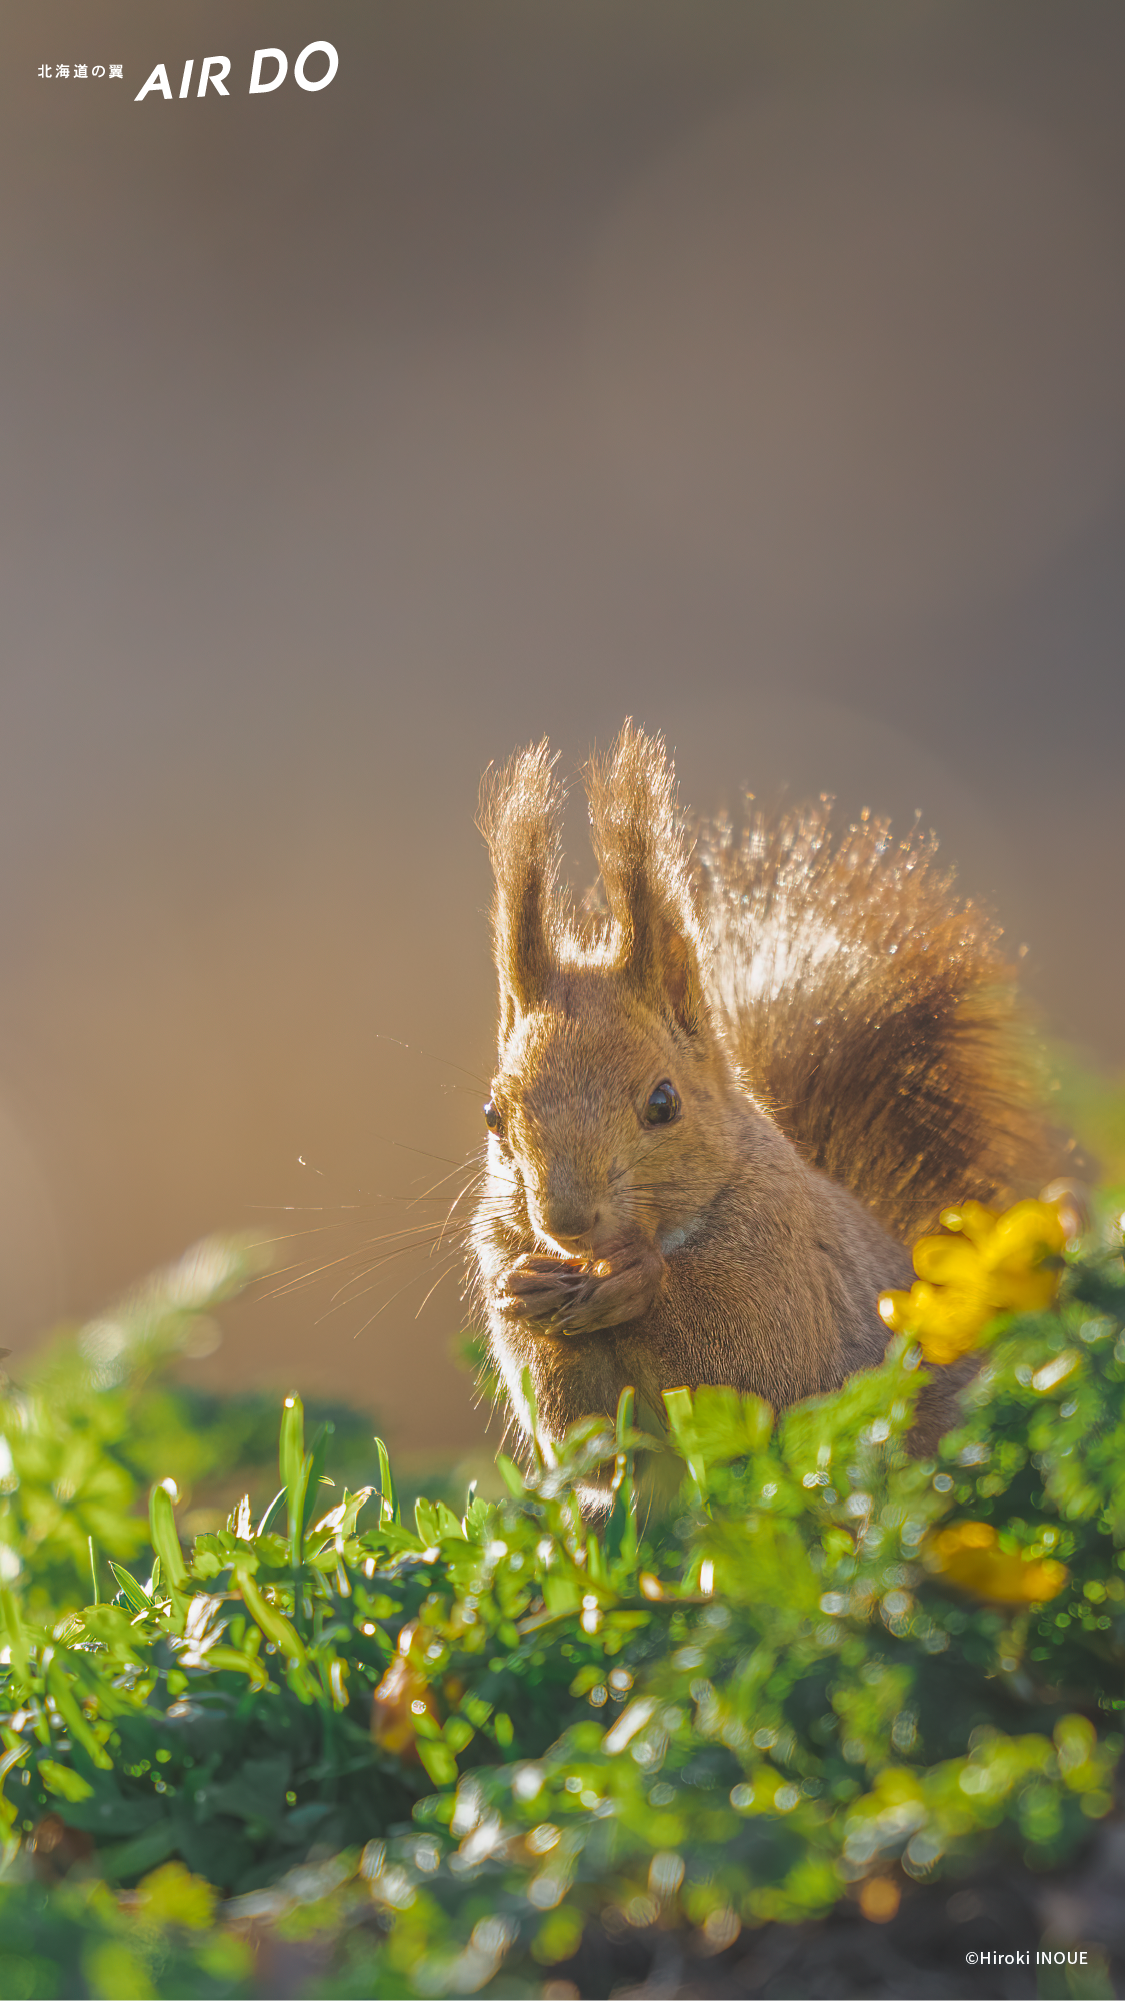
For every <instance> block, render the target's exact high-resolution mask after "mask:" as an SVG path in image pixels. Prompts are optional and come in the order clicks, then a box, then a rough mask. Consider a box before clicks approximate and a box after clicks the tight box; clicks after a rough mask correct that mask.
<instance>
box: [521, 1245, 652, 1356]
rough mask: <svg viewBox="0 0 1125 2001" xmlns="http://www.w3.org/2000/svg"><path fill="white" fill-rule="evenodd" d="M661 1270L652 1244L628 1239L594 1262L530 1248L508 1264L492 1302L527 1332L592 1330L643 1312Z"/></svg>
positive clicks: (648, 1303) (571, 1332) (618, 1323)
mask: <svg viewBox="0 0 1125 2001" xmlns="http://www.w3.org/2000/svg"><path fill="white" fill-rule="evenodd" d="M663 1270H664V1259H663V1258H662V1257H661V1255H660V1252H659V1251H658V1250H657V1249H656V1247H655V1245H652V1244H636V1245H630V1246H629V1247H628V1249H627V1250H625V1251H623V1252H622V1253H621V1254H620V1255H619V1256H617V1255H614V1256H612V1257H610V1258H599V1259H598V1260H597V1261H596V1262H594V1263H586V1262H584V1261H583V1260H581V1259H577V1258H560V1257H551V1256H548V1255H545V1254H540V1253H537V1252H532V1253H529V1254H528V1255H527V1256H525V1257H521V1258H517V1259H516V1260H515V1263H514V1264H512V1265H510V1266H509V1267H508V1270H507V1271H506V1272H505V1273H504V1275H503V1278H502V1279H501V1281H500V1285H499V1288H498V1292H497V1304H498V1305H499V1307H500V1310H501V1312H502V1313H504V1314H505V1315H506V1316H507V1317H508V1318H509V1319H512V1320H516V1321H518V1322H519V1323H520V1325H521V1326H524V1327H526V1328H527V1329H528V1331H529V1333H536V1334H564V1335H567V1334H593V1333H596V1332H597V1331H598V1330H599V1329H600V1328H605V1327H617V1326H620V1325H621V1323H622V1322H623V1321H626V1320H635V1319H637V1318H638V1317H639V1315H640V1314H642V1313H644V1312H645V1311H646V1310H647V1308H648V1307H649V1306H650V1305H651V1303H652V1299H653V1296H654V1294H655V1292H656V1290H657V1287H658V1286H659V1284H660V1279H661V1275H662V1273H663Z"/></svg>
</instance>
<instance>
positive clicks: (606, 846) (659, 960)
mask: <svg viewBox="0 0 1125 2001" xmlns="http://www.w3.org/2000/svg"><path fill="white" fill-rule="evenodd" d="M587 790H588V793H589V799H590V820H591V825H592V830H593V841H594V852H595V854H596V856H597V859H598V865H599V867H600V869H601V872H602V881H603V883H604V885H605V893H606V901H607V902H608V904H609V908H610V913H611V915H612V916H613V918H614V921H615V922H616V924H617V926H618V929H619V930H620V933H621V938H622V953H621V964H622V968H623V970H625V971H627V972H628V973H629V974H630V975H631V977H632V979H633V981H634V983H635V985H636V986H637V988H638V989H639V990H640V992H642V993H643V994H644V995H645V996H646V998H648V999H649V1000H651V1001H652V1002H653V1004H654V1005H656V1006H664V1007H666V1008H668V1009H670V1010H671V1013H672V1014H673V1016H674V1017H675V1019H676V1021H677V1022H678V1023H679V1025H680V1027H681V1028H683V1029H685V1030H686V1031H687V1032H688V1034H689V1035H696V1034H698V1033H699V1030H700V1029H701V1028H702V1027H703V1025H704V1021H705V1019H706V1000H705V991H704V989H705V983H704V976H703V967H702V960H703V940H702V937H701V934H700V928H699V923H698V920H697V918H696V915H695V906H694V903H693V900H692V894H691V889H690V886H689V883H688V869H687V855H686V853H685V845H684V839H683V835H682V833H681V832H680V828H679V825H678V822H677V815H676V785H675V777H674V774H673V771H672V767H671V765H670V763H669V761H668V757H667V754H666V752H665V748H664V741H663V738H661V737H650V736H646V735H645V734H644V731H643V730H638V729H635V728H634V726H633V724H632V721H628V722H626V724H625V726H624V728H623V729H622V731H621V734H620V736H619V737H618V739H617V742H616V743H615V744H614V746H613V748H612V750H611V751H610V752H609V755H608V756H607V757H605V758H604V759H597V758H594V759H591V762H590V766H589V770H588V775H587Z"/></svg>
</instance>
